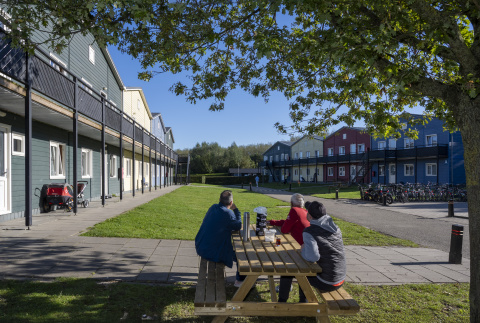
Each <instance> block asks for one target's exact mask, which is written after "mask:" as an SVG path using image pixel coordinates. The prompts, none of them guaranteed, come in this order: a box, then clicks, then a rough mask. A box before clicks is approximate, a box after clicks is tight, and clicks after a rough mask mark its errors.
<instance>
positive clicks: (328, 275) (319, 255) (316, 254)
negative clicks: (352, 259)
mask: <svg viewBox="0 0 480 323" xmlns="http://www.w3.org/2000/svg"><path fill="white" fill-rule="evenodd" d="M310 224H311V225H310V226H309V227H308V228H305V230H303V242H304V245H303V248H302V256H303V258H305V260H307V261H310V262H317V263H318V265H319V266H320V267H322V272H321V273H320V274H318V275H317V278H318V279H319V280H320V281H322V282H323V283H325V284H329V285H336V284H338V283H340V282H342V281H343V280H344V279H345V276H346V274H347V267H346V262H345V249H344V247H343V239H342V232H341V230H340V228H339V227H337V225H336V224H335V223H334V222H333V220H332V218H331V217H330V216H329V215H324V216H322V217H321V218H320V219H312V220H311V221H310Z"/></svg>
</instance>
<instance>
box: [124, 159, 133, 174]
mask: <svg viewBox="0 0 480 323" xmlns="http://www.w3.org/2000/svg"><path fill="white" fill-rule="evenodd" d="M123 165H124V167H125V172H124V174H125V177H131V176H132V160H131V159H130V158H126V157H125V158H123Z"/></svg>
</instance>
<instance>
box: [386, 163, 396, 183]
mask: <svg viewBox="0 0 480 323" xmlns="http://www.w3.org/2000/svg"><path fill="white" fill-rule="evenodd" d="M395 172H396V169H395V164H390V165H388V182H389V183H391V184H394V183H395Z"/></svg>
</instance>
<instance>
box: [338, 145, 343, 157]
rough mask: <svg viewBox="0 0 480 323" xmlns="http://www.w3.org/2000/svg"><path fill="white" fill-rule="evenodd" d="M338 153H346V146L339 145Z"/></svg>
mask: <svg viewBox="0 0 480 323" xmlns="http://www.w3.org/2000/svg"><path fill="white" fill-rule="evenodd" d="M338 154H339V155H345V146H340V147H338Z"/></svg>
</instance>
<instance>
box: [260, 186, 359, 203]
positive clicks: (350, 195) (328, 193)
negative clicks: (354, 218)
mask: <svg viewBox="0 0 480 323" xmlns="http://www.w3.org/2000/svg"><path fill="white" fill-rule="evenodd" d="M260 186H261V187H267V188H273V189H277V190H286V191H289V192H292V193H300V194H304V195H312V196H316V197H321V198H325V199H334V198H335V189H334V188H332V186H331V184H318V183H292V189H290V184H282V183H262V184H261V185H260ZM338 197H339V198H341V199H356V200H359V199H360V191H359V190H358V186H356V185H352V186H350V187H341V188H339V190H338Z"/></svg>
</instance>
